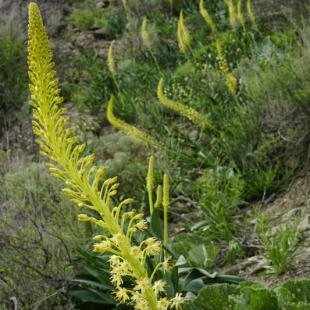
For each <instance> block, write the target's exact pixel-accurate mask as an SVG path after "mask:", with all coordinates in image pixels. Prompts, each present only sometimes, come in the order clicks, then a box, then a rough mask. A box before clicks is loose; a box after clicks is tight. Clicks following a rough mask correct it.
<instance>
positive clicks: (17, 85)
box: [0, 25, 28, 114]
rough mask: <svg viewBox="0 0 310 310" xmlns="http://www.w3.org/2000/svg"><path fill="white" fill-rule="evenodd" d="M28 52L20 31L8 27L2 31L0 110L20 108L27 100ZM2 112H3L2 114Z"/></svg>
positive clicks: (0, 47)
mask: <svg viewBox="0 0 310 310" xmlns="http://www.w3.org/2000/svg"><path fill="white" fill-rule="evenodd" d="M25 59H26V53H25V50H24V48H23V45H22V43H21V41H20V39H19V33H18V32H17V31H15V30H13V27H12V25H11V26H9V28H8V29H6V30H3V29H1V31H0V111H2V113H3V112H5V111H7V110H9V109H11V108H20V107H21V106H22V104H23V103H24V101H25V97H26V90H27V86H28V85H27V80H26V76H25V74H26V72H27V68H26V60H25ZM2 113H1V114H2Z"/></svg>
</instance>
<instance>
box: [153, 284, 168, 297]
mask: <svg viewBox="0 0 310 310" xmlns="http://www.w3.org/2000/svg"><path fill="white" fill-rule="evenodd" d="M165 285H166V282H165V281H163V280H158V281H155V282H154V284H153V290H154V291H155V295H156V296H158V295H159V294H160V293H161V292H163V293H165V292H166V291H165Z"/></svg>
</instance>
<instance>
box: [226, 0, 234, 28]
mask: <svg viewBox="0 0 310 310" xmlns="http://www.w3.org/2000/svg"><path fill="white" fill-rule="evenodd" d="M224 1H225V3H226V5H227V7H228V14H229V22H230V25H231V28H232V29H236V27H237V22H236V21H237V18H236V9H235V5H234V3H233V0H224Z"/></svg>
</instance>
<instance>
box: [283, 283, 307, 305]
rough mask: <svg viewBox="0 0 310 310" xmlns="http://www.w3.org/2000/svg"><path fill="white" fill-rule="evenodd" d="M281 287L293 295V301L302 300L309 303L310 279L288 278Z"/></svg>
mask: <svg viewBox="0 0 310 310" xmlns="http://www.w3.org/2000/svg"><path fill="white" fill-rule="evenodd" d="M281 286H282V287H284V288H286V289H288V290H289V291H290V293H291V294H292V296H293V301H294V302H299V301H303V302H306V303H310V280H309V279H299V280H295V281H293V280H289V281H287V282H285V283H283V284H282V285H281Z"/></svg>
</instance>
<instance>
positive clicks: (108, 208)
mask: <svg viewBox="0 0 310 310" xmlns="http://www.w3.org/2000/svg"><path fill="white" fill-rule="evenodd" d="M28 63H29V70H30V71H29V77H30V79H31V82H32V84H30V91H31V93H32V99H33V101H30V104H31V106H32V107H33V108H34V109H33V113H34V118H35V119H36V120H35V121H34V122H33V131H34V133H35V134H36V135H38V136H39V137H40V138H41V139H42V140H38V144H39V145H40V147H41V149H42V151H41V155H43V156H46V157H48V158H49V159H51V160H52V161H54V162H55V163H56V165H57V166H56V165H55V164H51V163H48V164H47V166H48V167H49V169H50V171H51V173H52V175H53V176H54V177H57V178H60V179H62V180H63V181H65V182H66V184H67V186H68V188H65V189H63V192H64V194H65V195H66V196H68V197H69V198H70V199H71V202H72V203H74V204H76V205H78V206H79V207H80V208H83V209H85V211H84V213H81V214H79V216H78V217H79V220H80V221H82V222H90V223H94V224H96V225H97V226H98V227H100V228H101V229H102V234H100V235H97V236H95V237H94V238H95V241H97V242H96V243H95V245H94V252H96V253H101V254H102V253H104V252H108V253H110V254H112V256H111V257H110V259H109V263H110V268H111V270H110V275H111V283H112V284H113V286H114V287H115V288H116V291H115V295H116V297H115V298H116V300H119V301H120V302H122V303H124V302H130V303H131V304H133V305H134V308H135V309H139V310H142V309H158V308H159V307H160V308H161V309H166V308H167V307H175V308H176V309H178V308H180V303H181V302H182V301H183V297H182V296H181V294H179V293H176V294H175V295H174V296H172V297H171V298H169V299H167V298H166V297H163V296H162V294H161V293H162V292H163V293H164V292H166V291H167V289H166V285H167V282H165V281H159V280H157V279H156V278H155V272H156V271H157V270H161V271H162V272H163V273H167V274H168V273H169V271H170V268H169V265H170V264H171V262H170V260H171V258H170V257H165V259H164V260H163V261H159V262H158V261H157V262H156V263H155V266H156V267H155V268H154V271H153V273H152V274H149V273H148V268H147V262H148V261H149V260H150V259H151V257H153V256H155V257H158V256H160V255H161V253H162V244H161V242H160V241H158V240H156V238H154V237H150V238H146V239H143V240H141V242H139V243H136V242H135V233H136V232H137V231H140V230H141V231H143V230H146V228H147V222H146V221H145V220H144V219H142V218H143V216H144V215H143V214H142V213H138V214H137V213H136V210H131V211H129V212H124V211H123V206H125V205H128V204H130V203H131V202H132V199H125V200H123V201H122V202H120V203H119V204H118V205H117V206H115V207H113V206H112V198H113V196H115V195H116V193H117V188H118V187H119V184H118V183H116V181H117V177H114V178H111V179H107V180H105V181H104V182H103V183H102V182H101V179H102V177H103V175H104V172H105V170H106V168H104V167H100V168H99V169H97V168H96V167H95V166H93V162H94V155H88V156H85V157H81V153H82V152H83V150H84V149H85V145H77V146H75V143H76V142H77V141H78V140H79V138H78V137H77V136H71V133H72V131H73V129H72V128H66V129H64V126H65V125H66V124H67V123H68V121H69V120H68V119H67V118H64V117H62V115H63V114H64V113H65V109H63V108H62V109H59V108H58V105H59V104H61V103H62V101H63V98H61V97H60V96H59V95H58V94H59V92H60V89H59V88H58V81H57V80H56V79H54V76H55V74H56V72H55V71H51V68H52V67H53V63H52V52H51V50H50V47H49V44H48V38H47V35H46V32H45V28H44V25H43V22H42V18H41V15H40V10H39V8H38V6H37V5H36V4H35V3H33V2H32V3H30V5H29V55H28ZM164 192H165V189H164ZM89 212H92V213H93V214H91V215H90V213H89ZM95 214H96V215H95ZM96 216H97V217H99V218H100V219H98V218H96ZM102 240H103V241H102ZM126 276H128V277H129V278H131V279H132V281H133V283H135V286H133V287H130V289H128V288H126V287H125V286H124V285H123V284H124V279H123V277H126Z"/></svg>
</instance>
